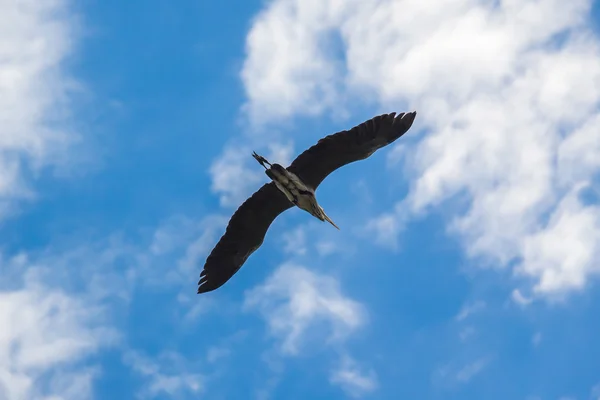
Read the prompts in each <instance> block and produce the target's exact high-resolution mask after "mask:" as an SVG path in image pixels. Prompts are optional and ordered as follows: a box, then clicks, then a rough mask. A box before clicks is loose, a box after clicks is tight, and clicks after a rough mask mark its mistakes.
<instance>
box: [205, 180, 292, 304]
mask: <svg viewBox="0 0 600 400" xmlns="http://www.w3.org/2000/svg"><path fill="white" fill-rule="evenodd" d="M290 207H292V203H290V201H289V200H288V199H287V198H286V197H285V195H284V194H283V193H282V192H281V191H280V190H279V189H277V187H276V186H275V184H274V183H273V182H270V183H267V184H265V185H263V186H262V187H261V188H260V189H258V190H257V191H256V192H255V193H254V194H253V195H252V196H250V197H249V198H248V199H247V200H246V201H245V202H244V203H243V204H242V205H241V206H240V207H239V208H238V209H237V211H236V212H235V213H234V214H233V216H232V217H231V219H230V220H229V224H228V225H227V229H226V231H225V234H224V235H223V236H222V237H221V239H220V240H219V243H217V245H216V246H215V248H214V249H213V251H212V252H211V253H210V255H209V256H208V258H207V259H206V263H205V264H204V269H203V271H202V273H201V274H200V281H199V282H198V285H199V286H198V293H206V292H210V291H211V290H215V289H217V288H218V287H220V286H221V285H223V284H224V283H225V282H227V281H228V280H229V278H231V277H232V276H233V275H234V274H235V273H236V272H237V271H238V270H239V269H240V268H241V266H242V265H243V264H244V262H245V261H246V259H247V258H248V257H249V256H250V254H252V253H253V252H254V251H255V250H256V249H258V248H259V247H260V245H261V244H262V242H263V240H264V238H265V234H266V233H267V229H269V226H270V225H271V223H272V222H273V221H274V220H275V218H276V217H277V216H278V215H279V214H281V213H282V212H284V211H285V210H287V209H288V208H290Z"/></svg>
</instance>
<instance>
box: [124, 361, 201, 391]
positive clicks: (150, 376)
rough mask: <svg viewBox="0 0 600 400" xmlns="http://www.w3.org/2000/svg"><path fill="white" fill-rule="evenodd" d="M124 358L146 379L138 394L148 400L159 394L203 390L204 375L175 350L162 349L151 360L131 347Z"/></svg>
mask: <svg viewBox="0 0 600 400" xmlns="http://www.w3.org/2000/svg"><path fill="white" fill-rule="evenodd" d="M123 361H124V362H125V363H126V364H127V365H129V366H131V368H132V369H133V370H134V371H135V372H137V373H138V374H140V375H141V376H143V377H144V378H145V379H146V380H147V381H148V384H147V385H144V387H143V389H141V390H140V391H139V393H138V396H139V397H141V398H148V399H151V398H155V397H157V396H159V395H161V394H166V395H168V396H169V397H176V398H180V397H181V396H182V395H187V394H194V395H198V394H199V393H202V391H203V389H204V380H205V379H204V377H203V375H202V374H200V373H199V372H197V371H196V368H194V366H193V365H189V362H188V361H187V360H186V359H184V358H183V357H182V356H181V355H179V354H177V353H173V352H165V353H162V354H160V355H159V356H158V358H157V359H151V358H149V357H147V356H145V355H143V354H141V353H139V352H136V351H132V350H131V351H128V352H127V353H125V355H124V356H123Z"/></svg>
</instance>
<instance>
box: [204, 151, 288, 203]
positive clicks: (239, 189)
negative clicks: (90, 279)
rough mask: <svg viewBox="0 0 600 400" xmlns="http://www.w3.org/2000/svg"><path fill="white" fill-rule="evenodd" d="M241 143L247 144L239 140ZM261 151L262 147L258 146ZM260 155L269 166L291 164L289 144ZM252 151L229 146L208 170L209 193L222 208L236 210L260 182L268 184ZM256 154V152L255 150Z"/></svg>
mask: <svg viewBox="0 0 600 400" xmlns="http://www.w3.org/2000/svg"><path fill="white" fill-rule="evenodd" d="M240 140H241V141H242V143H246V142H247V141H245V140H243V139H240ZM261 147H262V146H261ZM268 149H269V152H268V153H266V154H261V155H263V156H265V157H266V158H267V159H268V160H269V161H270V162H272V163H278V164H281V165H285V166H287V165H288V164H289V163H290V162H291V160H292V150H293V147H292V144H291V143H287V144H283V143H279V142H274V143H271V144H270V145H269V146H268ZM253 151H255V150H254V149H252V147H251V146H249V145H247V144H239V143H238V144H236V145H233V144H230V145H228V146H226V147H225V149H224V150H223V153H222V154H221V155H220V156H219V157H218V158H217V159H215V160H214V162H213V163H212V164H211V166H210V171H209V172H210V175H211V178H212V184H211V190H212V191H213V193H216V194H218V195H219V199H220V204H221V206H222V207H233V208H237V207H239V206H240V205H241V204H242V203H243V201H244V200H246V198H247V197H248V196H250V195H251V194H252V192H253V191H254V190H257V189H258V188H259V184H260V183H261V182H265V183H266V182H267V179H268V178H266V177H265V175H264V170H263V167H261V166H260V165H259V164H257V163H256V161H255V160H254V159H253V158H252V157H251V155H252V152H253ZM256 151H259V150H256Z"/></svg>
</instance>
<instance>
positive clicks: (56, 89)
mask: <svg viewBox="0 0 600 400" xmlns="http://www.w3.org/2000/svg"><path fill="white" fill-rule="evenodd" d="M74 26H75V24H74V16H73V14H72V13H71V12H70V9H69V6H68V3H67V2H66V1H62V0H58V1H54V0H40V1H34V0H29V1H19V2H15V1H10V0H2V1H0V59H1V60H2V62H0V218H1V217H2V216H5V215H6V214H7V213H10V211H11V210H12V209H13V208H14V206H15V204H14V200H16V199H23V198H31V197H32V196H33V191H32V190H31V188H30V187H29V184H28V180H29V177H30V176H32V175H33V176H35V175H36V174H38V173H39V171H40V169H41V168H42V167H45V166H49V165H55V166H56V165H61V164H63V163H65V162H66V159H65V158H64V157H63V156H64V152H65V150H66V149H67V148H68V147H69V146H70V145H71V144H73V143H74V142H75V141H76V140H77V135H76V133H75V132H73V131H72V129H71V128H70V126H69V123H68V122H69V118H70V115H69V113H70V110H69V106H70V100H71V95H72V94H73V93H74V92H75V90H77V89H78V84H77V83H76V81H75V80H74V78H73V77H72V76H71V75H69V73H68V71H67V70H66V68H65V67H64V63H65V61H66V60H67V58H68V56H69V55H70V53H71V51H72V48H73V46H74V38H76V35H74Z"/></svg>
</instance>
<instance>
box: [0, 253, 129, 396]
mask: <svg viewBox="0 0 600 400" xmlns="http://www.w3.org/2000/svg"><path fill="white" fill-rule="evenodd" d="M10 262H11V261H10V260H5V261H3V262H1V267H0V269H1V270H2V271H6V272H7V273H8V272H9V271H11V269H12V268H13V266H11V265H9V263H10ZM16 263H17V264H18V265H17V266H18V267H20V268H19V270H20V271H19V272H20V273H21V274H22V277H21V278H22V279H20V281H22V283H21V284H16V285H11V286H12V288H10V289H6V288H5V289H3V290H0V323H1V324H2V326H3V327H4V328H3V330H2V333H1V334H0V360H1V361H0V397H1V398H3V399H7V400H20V399H30V398H39V397H44V396H50V397H52V396H56V397H52V398H60V399H65V400H66V399H81V398H91V396H92V380H93V378H95V376H96V373H97V372H98V371H97V367H95V366H94V365H93V364H90V365H87V364H86V361H87V360H88V359H89V357H90V356H91V355H93V354H94V353H96V352H98V351H99V350H100V349H102V348H103V347H106V346H110V345H114V344H115V343H116V340H117V339H118V333H117V331H115V329H114V328H113V327H112V324H111V321H110V319H109V318H108V310H107V308H106V307H103V306H102V305H101V304H98V303H96V302H95V301H94V298H93V296H82V295H80V294H75V293H68V292H65V291H64V290H62V289H61V288H60V287H56V286H48V285H46V284H45V283H44V281H43V280H40V276H39V275H38V274H37V273H36V270H35V268H33V267H32V266H31V265H29V264H28V263H27V262H26V260H24V259H23V258H22V257H21V258H20V259H19V260H16ZM3 275H4V274H3ZM11 275H12V278H15V277H17V275H16V274H14V273H13V274H11ZM3 278H4V276H3ZM44 398H45V397H44Z"/></svg>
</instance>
